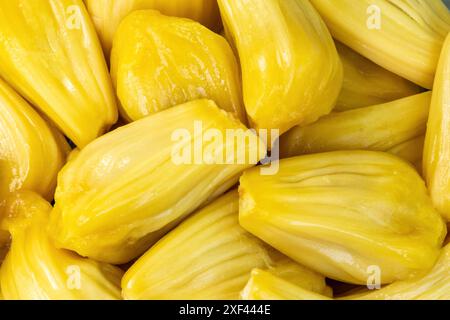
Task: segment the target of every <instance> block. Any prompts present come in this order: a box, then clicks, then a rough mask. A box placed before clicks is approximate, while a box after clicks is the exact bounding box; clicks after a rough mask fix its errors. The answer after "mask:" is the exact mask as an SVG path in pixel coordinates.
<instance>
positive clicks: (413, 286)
mask: <svg viewBox="0 0 450 320" xmlns="http://www.w3.org/2000/svg"><path fill="white" fill-rule="evenodd" d="M343 299H346V300H350V299H351V300H450V245H446V246H445V247H444V248H443V249H442V252H441V255H440V257H439V259H438V261H437V262H436V264H435V265H434V267H433V269H432V270H431V271H430V272H428V273H427V274H425V275H423V276H420V277H417V278H414V279H410V280H403V281H396V282H394V283H392V284H390V285H387V286H386V287H383V288H381V289H379V290H372V291H370V292H365V293H361V294H356V295H350V296H347V297H344V298H343Z"/></svg>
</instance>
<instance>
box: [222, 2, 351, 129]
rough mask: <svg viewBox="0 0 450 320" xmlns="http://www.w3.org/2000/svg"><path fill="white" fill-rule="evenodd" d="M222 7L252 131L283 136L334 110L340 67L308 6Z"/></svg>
mask: <svg viewBox="0 0 450 320" xmlns="http://www.w3.org/2000/svg"><path fill="white" fill-rule="evenodd" d="M218 3H219V8H220V11H221V15H222V20H223V23H224V26H225V29H226V34H227V35H228V38H229V40H230V42H232V43H233V45H234V47H235V48H236V51H237V53H238V55H239V59H240V63H241V68H242V81H243V95H244V104H245V108H246V111H247V115H248V117H249V121H250V123H251V124H252V126H253V127H254V128H256V129H279V133H280V134H282V133H284V132H286V131H288V130H289V129H290V128H292V127H294V126H296V125H305V124H308V123H311V122H314V121H315V120H317V119H318V118H319V117H320V116H323V115H325V114H328V113H329V112H330V111H331V110H332V109H333V108H334V106H335V103H336V100H337V97H338V95H339V92H340V90H341V86H342V78H343V72H342V63H341V61H340V59H339V56H338V54H337V51H336V47H335V45H334V42H333V39H332V38H331V36H330V33H329V32H328V29H327V28H326V26H325V24H324V23H323V21H322V20H321V18H320V16H319V15H318V13H317V12H316V10H315V9H314V8H313V7H312V5H311V4H310V2H309V1H308V0H303V1H298V0H266V1H260V0H219V1H218ZM317 88H320V90H317Z"/></svg>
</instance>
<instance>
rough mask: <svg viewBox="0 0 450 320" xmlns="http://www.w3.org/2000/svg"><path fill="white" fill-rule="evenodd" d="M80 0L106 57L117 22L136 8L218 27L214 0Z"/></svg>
mask: <svg viewBox="0 0 450 320" xmlns="http://www.w3.org/2000/svg"><path fill="white" fill-rule="evenodd" d="M84 2H85V3H86V7H87V9H88V11H89V13H90V14H91V17H92V21H93V22H94V25H95V27H96V29H97V33H98V35H99V37H100V41H101V43H102V45H103V51H104V52H105V55H106V56H107V57H108V56H109V53H110V51H111V48H112V44H113V39H114V34H115V33H116V30H117V28H118V27H119V25H120V22H121V21H122V20H123V19H124V18H125V17H126V16H127V15H128V14H130V13H131V12H133V11H136V10H143V9H154V10H158V11H159V12H161V13H162V14H165V15H168V16H176V17H184V18H190V19H192V20H195V21H198V22H200V23H201V24H203V25H205V26H206V27H208V28H210V29H212V30H214V31H218V30H219V29H220V25H221V22H220V12H219V7H218V6H217V1H216V0H169V1H168V0H85V1H84Z"/></svg>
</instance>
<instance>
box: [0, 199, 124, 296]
mask: <svg viewBox="0 0 450 320" xmlns="http://www.w3.org/2000/svg"><path fill="white" fill-rule="evenodd" d="M0 210H1V215H2V220H3V221H2V228H4V229H7V230H8V231H9V232H10V233H11V237H12V243H11V248H10V250H9V252H8V254H7V256H6V259H5V261H3V263H2V265H1V270H0V283H1V288H2V294H3V297H4V298H5V299H8V300H17V299H20V300H28V299H30V300H48V299H50V300H74V299H75V300H88V299H89V300H90V299H100V300H104V299H120V298H121V296H120V279H121V277H122V273H123V272H122V271H121V270H120V269H119V268H117V267H114V266H111V265H108V264H104V263H99V262H96V261H93V260H90V259H85V258H81V257H80V256H78V255H76V254H75V253H72V252H70V251H66V250H61V249H57V248H56V247H55V246H54V244H53V243H52V242H51V241H50V239H49V237H48V234H47V232H46V227H47V223H48V215H49V213H50V210H51V206H50V204H49V203H48V202H46V201H45V200H44V199H42V198H41V197H39V196H38V195H37V194H35V193H32V192H29V191H26V192H18V193H15V194H11V195H10V196H9V197H8V198H7V200H5V201H4V202H3V203H2V205H1V207H0Z"/></svg>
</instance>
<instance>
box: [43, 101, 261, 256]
mask: <svg viewBox="0 0 450 320" xmlns="http://www.w3.org/2000/svg"><path fill="white" fill-rule="evenodd" d="M246 130H247V129H246V127H245V126H244V125H242V124H241V123H240V122H239V121H238V120H236V119H235V118H234V117H233V116H232V115H231V114H228V113H226V112H225V111H223V110H221V109H219V108H218V107H217V106H216V104H215V103H214V102H213V101H210V100H197V101H192V102H189V103H186V104H183V105H179V106H177V107H173V108H170V109H167V110H165V111H162V112H159V113H157V114H154V115H152V116H149V117H147V118H144V119H141V120H138V121H135V122H133V123H131V124H128V125H126V126H123V127H120V128H118V129H116V130H114V131H112V132H110V133H108V134H106V135H104V136H102V137H101V138H99V139H97V140H95V141H94V142H93V143H91V144H90V145H88V146H87V147H86V148H84V149H83V150H81V151H80V152H78V154H76V155H74V156H73V157H71V160H70V161H69V162H68V164H67V165H66V166H65V167H64V168H63V170H62V171H61V173H60V174H59V180H58V186H57V190H56V196H55V199H56V204H55V209H54V210H53V212H52V219H51V233H52V235H53V236H54V238H55V239H56V241H57V244H58V245H59V246H61V247H63V248H67V249H72V250H74V251H76V252H78V253H79V254H81V255H82V256H88V257H91V258H94V259H97V260H99V261H105V262H110V263H115V264H119V263H126V262H129V261H130V260H132V259H134V258H136V257H138V256H139V255H140V254H142V253H144V252H145V251H146V250H147V249H148V248H149V246H150V245H151V244H153V243H154V242H155V241H156V240H158V239H159V238H160V237H161V236H162V235H164V234H165V233H166V232H167V231H168V230H170V229H171V228H173V227H174V226H175V225H176V224H178V223H179V222H180V221H181V220H182V219H183V218H185V217H186V216H187V215H188V214H190V213H192V212H193V211H194V210H195V209H197V208H198V207H200V206H201V205H203V204H205V203H206V202H208V201H210V200H212V199H214V198H215V197H217V196H219V195H220V194H222V193H224V192H225V191H227V190H228V189H229V188H230V187H232V186H233V185H234V184H235V183H236V182H237V181H238V179H239V176H240V175H241V173H242V171H243V170H245V169H247V168H249V167H252V166H254V165H255V164H256V163H257V162H258V161H259V160H260V159H261V158H263V157H264V155H265V152H266V149H265V146H264V144H263V143H262V141H261V140H259V139H258V137H257V136H256V135H255V134H254V133H253V132H251V131H249V130H248V131H246ZM230 132H231V133H235V134H236V135H238V133H247V135H246V136H245V137H246V138H248V139H247V143H245V144H243V143H241V142H239V140H238V139H235V138H234V137H233V135H230V134H229V133H230ZM243 137H244V136H243ZM248 140H251V141H250V143H249V141H248ZM232 151H234V152H232Z"/></svg>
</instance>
